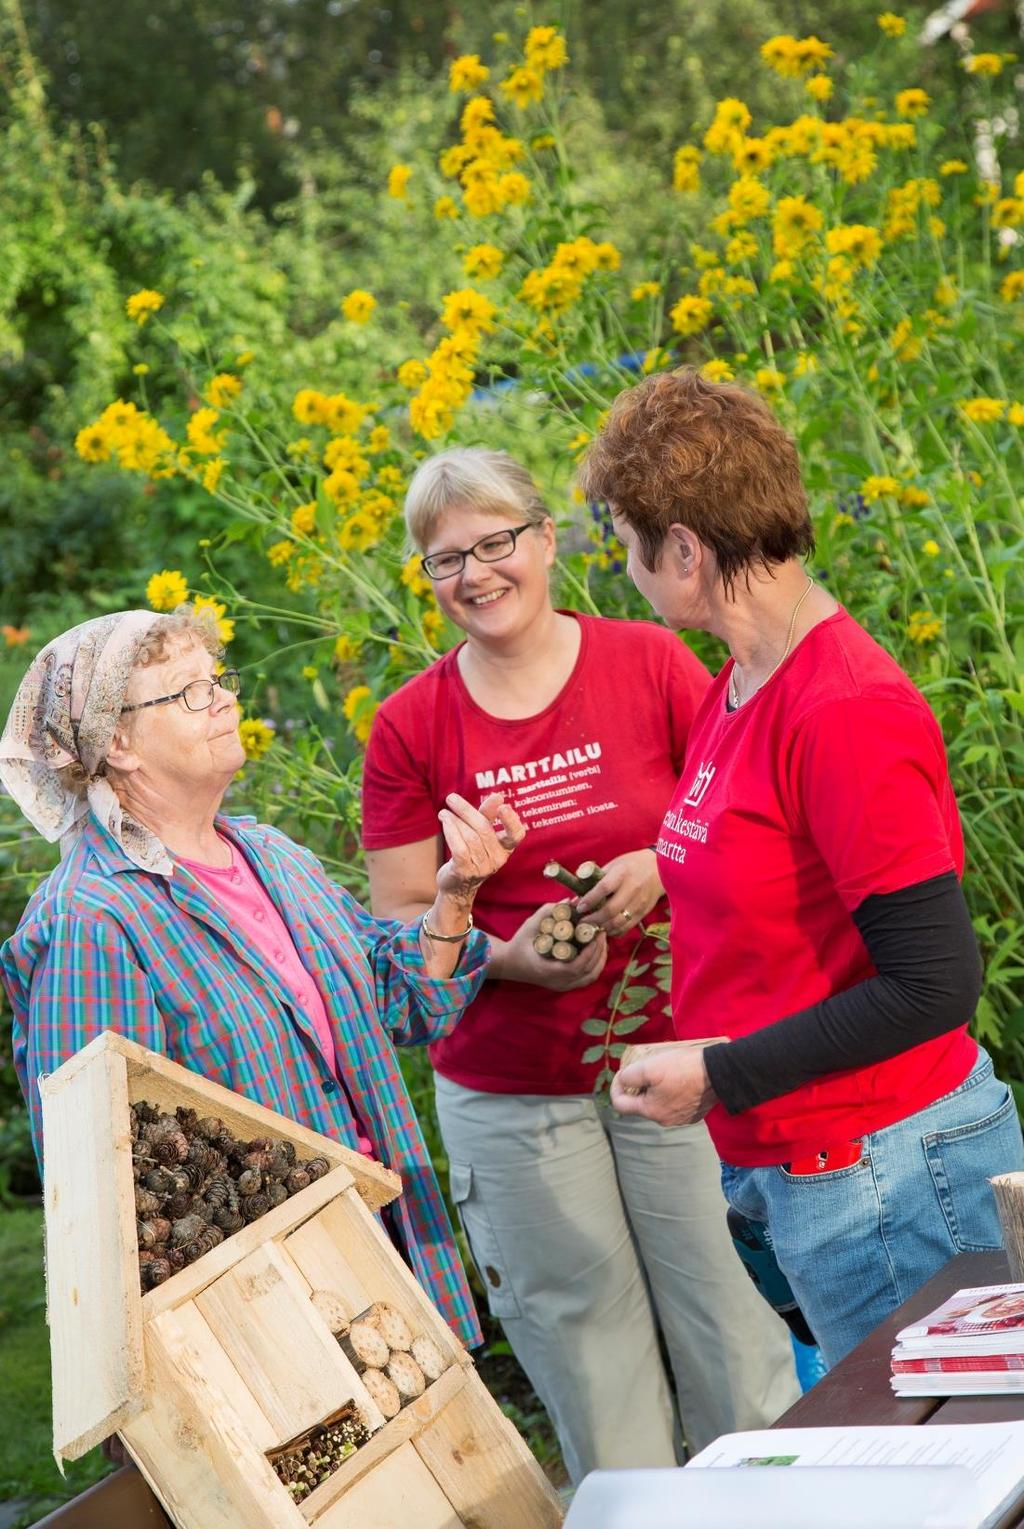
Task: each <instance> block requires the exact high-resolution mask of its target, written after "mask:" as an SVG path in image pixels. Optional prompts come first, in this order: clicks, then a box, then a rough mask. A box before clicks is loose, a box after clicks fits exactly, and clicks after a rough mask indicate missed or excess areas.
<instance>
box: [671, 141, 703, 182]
mask: <svg viewBox="0 0 1024 1529" xmlns="http://www.w3.org/2000/svg"><path fill="white" fill-rule="evenodd" d="M700 161H701V152H700V149H698V148H697V147H696V146H695V145H694V144H692V143H684V144H683V145H682V147H681V148H678V149H676V152H675V157H674V159H673V161H672V187H673V190H675V191H699V190H700Z"/></svg>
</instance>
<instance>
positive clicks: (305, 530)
mask: <svg viewBox="0 0 1024 1529" xmlns="http://www.w3.org/2000/svg"><path fill="white" fill-rule="evenodd" d="M315 525H316V500H315V499H310V500H308V501H307V502H306V503H305V504H300V505H299V506H298V508H297V509H294V510H292V514H291V528H292V530H293V531H297V532H298V534H299V535H300V536H311V535H312V533H313V528H314V526H315Z"/></svg>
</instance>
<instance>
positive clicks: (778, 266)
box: [768, 260, 796, 282]
mask: <svg viewBox="0 0 1024 1529" xmlns="http://www.w3.org/2000/svg"><path fill="white" fill-rule="evenodd" d="M795 275H796V266H795V265H794V264H793V262H792V260H776V262H775V264H774V265H773V266H772V268H771V270H770V271H769V272H768V280H769V281H775V282H785V281H792V280H793V277H794V276H795Z"/></svg>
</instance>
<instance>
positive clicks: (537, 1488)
mask: <svg viewBox="0 0 1024 1529" xmlns="http://www.w3.org/2000/svg"><path fill="white" fill-rule="evenodd" d="M413 1444H414V1446H415V1449H416V1453H417V1454H418V1455H419V1456H420V1458H421V1459H422V1460H423V1462H424V1464H425V1465H427V1466H428V1467H429V1469H430V1472H431V1475H432V1476H433V1477H434V1479H435V1480H436V1481H437V1483H438V1485H439V1486H440V1487H441V1488H442V1490H443V1491H444V1494H445V1496H446V1497H447V1498H448V1500H449V1501H450V1502H451V1503H452V1504H453V1505H454V1507H455V1508H456V1509H457V1510H458V1513H459V1515H460V1520H461V1522H463V1523H465V1524H472V1525H473V1529H554V1526H556V1525H558V1524H560V1523H561V1522H562V1508H561V1504H560V1502H559V1500H558V1496H557V1494H556V1493H555V1491H554V1489H553V1487H552V1486H551V1484H550V1482H549V1481H548V1479H547V1477H546V1476H545V1475H544V1472H543V1471H542V1470H541V1468H540V1466H539V1465H538V1464H537V1462H536V1460H535V1459H534V1458H533V1455H532V1454H531V1453H530V1451H529V1449H527V1447H526V1445H525V1443H524V1442H523V1440H522V1439H521V1438H520V1437H519V1435H518V1433H517V1432H516V1430H515V1428H514V1427H513V1426H512V1424H511V1423H510V1422H509V1421H508V1419H507V1418H506V1417H505V1416H504V1415H503V1413H502V1412H501V1411H500V1410H499V1409H498V1407H497V1406H496V1405H495V1403H494V1402H493V1400H492V1399H491V1396H490V1394H489V1392H488V1391H487V1388H486V1386H485V1385H484V1384H483V1382H482V1381H481V1380H480V1378H479V1376H478V1375H476V1374H475V1373H474V1374H471V1375H468V1376H467V1384H466V1385H465V1387H464V1388H463V1390H461V1391H460V1392H459V1394H458V1396H457V1397H456V1398H455V1399H454V1400H453V1401H452V1403H451V1404H450V1405H449V1406H448V1407H445V1409H444V1410H443V1412H439V1413H438V1415H437V1417H436V1418H435V1419H434V1421H433V1422H432V1423H430V1424H429V1425H428V1426H427V1427H426V1428H425V1429H424V1430H423V1431H422V1433H419V1434H417V1435H416V1436H415V1438H414V1439H413Z"/></svg>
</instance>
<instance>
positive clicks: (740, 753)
mask: <svg viewBox="0 0 1024 1529" xmlns="http://www.w3.org/2000/svg"><path fill="white" fill-rule="evenodd" d="M731 670H732V664H731V663H727V664H726V666H725V668H724V669H723V670H722V672H721V674H720V675H719V676H718V677H717V679H716V680H714V681H713V683H712V685H711V687H710V689H709V690H708V692H707V694H706V695H705V697H704V701H703V703H702V705H701V708H700V711H699V713H698V715H697V717H696V718H695V720H694V723H693V727H692V729H691V732H690V744H689V748H688V750H687V758H686V768H685V770H684V772H683V776H682V779H681V780H680V783H679V787H678V789H677V791H676V793H675V796H674V798H673V800H672V804H671V806H670V808H669V810H668V812H667V814H666V816H665V821H664V823H663V825H662V829H661V835H660V838H659V841H658V862H659V866H660V868H661V877H662V882H663V883H664V886H665V890H666V892H667V893H668V896H669V901H670V903H671V907H672V1005H673V1014H674V1018H675V1028H676V1034H677V1035H678V1036H680V1037H682V1038H695V1037H698V1036H708V1035H727V1036H730V1037H731V1038H736V1037H739V1036H742V1035H747V1034H749V1033H750V1032H751V1031H754V1030H759V1029H761V1028H762V1027H763V1026H765V1025H770V1024H772V1023H773V1022H774V1021H776V1020H779V1019H783V1018H785V1017H786V1016H787V1015H790V1014H793V1013H796V1012H797V1011H798V1010H800V1009H804V1008H807V1007H808V1006H809V1005H811V1004H814V1003H818V1002H820V1001H821V1000H822V999H824V998H827V997H829V996H830V995H831V994H833V993H837V992H842V991H844V990H845V989H847V988H850V987H853V986H854V985H855V984H856V983H858V982H861V981H863V980H864V979H865V978H866V977H869V976H872V975H873V974H874V970H875V968H874V967H873V965H872V963H871V961H870V958H869V957H868V953H867V950H866V948H865V946H864V943H863V941H862V939H861V937H860V934H859V933H858V930H857V927H856V925H855V924H854V922H853V919H852V917H851V913H852V912H853V910H854V909H856V908H857V907H858V906H859V904H860V903H862V902H863V901H864V899H865V898H866V897H867V896H869V894H871V893H877V892H895V891H898V890H900V889H901V888H903V887H908V886H913V885H914V884H915V883H916V882H919V881H924V880H926V879H927V878H928V877H931V876H938V875H941V874H942V873H943V872H946V871H951V870H955V871H956V872H957V874H960V873H961V872H962V870H963V835H962V832H961V828H960V819H959V816H958V813H957V806H956V801H955V799H954V796H953V790H952V787H951V786H950V783H949V776H948V773H947V770H946V757H945V750H944V748H943V743H942V735H941V733H940V731H939V726H938V723H937V722H936V721H935V718H934V716H933V715H932V713H931V711H930V710H929V708H928V706H927V704H926V703H925V701H924V698H923V697H922V696H921V695H920V694H919V692H918V691H917V690H916V689H915V688H914V686H913V685H912V684H911V683H910V681H909V679H907V677H906V675H905V674H904V673H903V672H902V670H901V669H900V668H899V666H898V665H897V664H896V663H895V662H894V661H893V659H892V658H891V657H890V656H889V655H888V653H886V652H885V651H884V649H882V648H880V647H879V646H878V644H877V643H876V642H875V641H874V640H873V639H872V638H871V637H869V636H868V634H867V633H866V632H865V631H864V629H863V628H862V627H860V626H858V624H857V623H856V622H855V621H854V620H853V618H852V617H851V616H849V615H848V614H847V613H846V612H845V611H843V610H840V611H838V612H837V614H836V615H834V616H832V617H830V618H829V619H828V620H827V621H823V622H821V623H820V624H819V625H818V626H816V627H814V628H812V630H811V631H810V632H809V633H808V635H807V636H806V637H805V638H804V640H803V641H802V642H801V643H799V644H798V645H797V647H796V648H795V649H794V651H793V653H792V654H791V655H790V657H789V658H788V659H787V660H786V662H785V663H784V664H783V665H782V667H781V668H780V669H779V670H778V672H777V673H776V674H775V675H773V677H772V678H771V679H770V680H769V681H768V683H767V684H766V685H764V686H763V688H762V689H761V690H759V691H757V692H756V693H755V694H754V695H753V696H752V697H751V698H750V700H749V701H747V702H746V703H745V704H744V705H742V706H741V707H739V709H738V710H737V711H735V712H729V711H727V710H726V696H727V693H728V684H729V674H730V672H731ZM976 1054H977V1048H976V1046H975V1044H974V1042H973V1041H972V1040H971V1039H970V1037H969V1036H968V1034H967V1030H966V1027H962V1028H960V1029H958V1030H954V1031H952V1032H951V1033H949V1034H947V1035H941V1036H939V1037H938V1038H937V1039H935V1040H931V1041H926V1042H925V1043H924V1044H923V1045H920V1046H915V1047H913V1048H912V1049H911V1050H910V1051H906V1052H904V1053H903V1054H902V1055H901V1056H897V1057H893V1058H892V1059H890V1060H889V1061H887V1062H881V1063H878V1064H877V1065H875V1066H870V1067H862V1068H851V1069H849V1070H846V1071H843V1072H838V1073H831V1074H829V1075H828V1076H827V1077H823V1078H821V1079H819V1080H818V1081H816V1082H814V1083H811V1084H809V1085H807V1086H806V1087H803V1088H799V1089H796V1090H795V1091H793V1092H792V1093H789V1094H785V1095H783V1096H782V1097H781V1098H778V1099H772V1100H769V1101H768V1102H767V1103H765V1104H760V1105H757V1106H756V1107H755V1108H754V1109H751V1110H746V1111H744V1112H742V1113H741V1114H738V1115H729V1114H727V1113H726V1111H725V1109H724V1108H723V1106H721V1105H716V1106H715V1107H714V1109H712V1111H711V1112H710V1114H709V1115H708V1117H707V1123H708V1127H709V1129H710V1131H711V1135H712V1137H713V1138H714V1142H715V1146H716V1147H717V1148H718V1151H719V1154H720V1155H721V1157H722V1158H723V1159H724V1160H725V1161H726V1162H730V1163H736V1164H739V1165H740V1166H757V1165H760V1164H766V1163H782V1162H788V1161H789V1160H790V1159H791V1158H796V1157H803V1156H807V1155H809V1154H811V1153H814V1152H818V1151H821V1150H823V1149H824V1148H827V1147H834V1146H838V1145H840V1144H841V1143H844V1142H847V1141H851V1140H855V1139H856V1138H857V1137H859V1136H861V1135H863V1134H864V1133H866V1132H868V1131H873V1130H878V1129H880V1128H881V1127H883V1126H887V1125H892V1124H893V1123H894V1122H895V1121H897V1120H902V1119H904V1118H905V1117H906V1116H908V1115H911V1114H913V1113H914V1112H915V1111H916V1110H919V1109H922V1108H923V1107H924V1106H925V1105H927V1104H930V1103H931V1102H932V1101H933V1100H935V1099H937V1098H939V1097H940V1096H941V1095H942V1094H944V1093H947V1092H948V1091H949V1090H950V1089H952V1088H956V1087H957V1086H958V1085H959V1084H960V1083H962V1082H963V1080H964V1078H965V1077H966V1076H967V1074H968V1072H969V1071H970V1069H971V1067H972V1065H973V1063H974V1059H975V1056H976Z"/></svg>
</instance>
